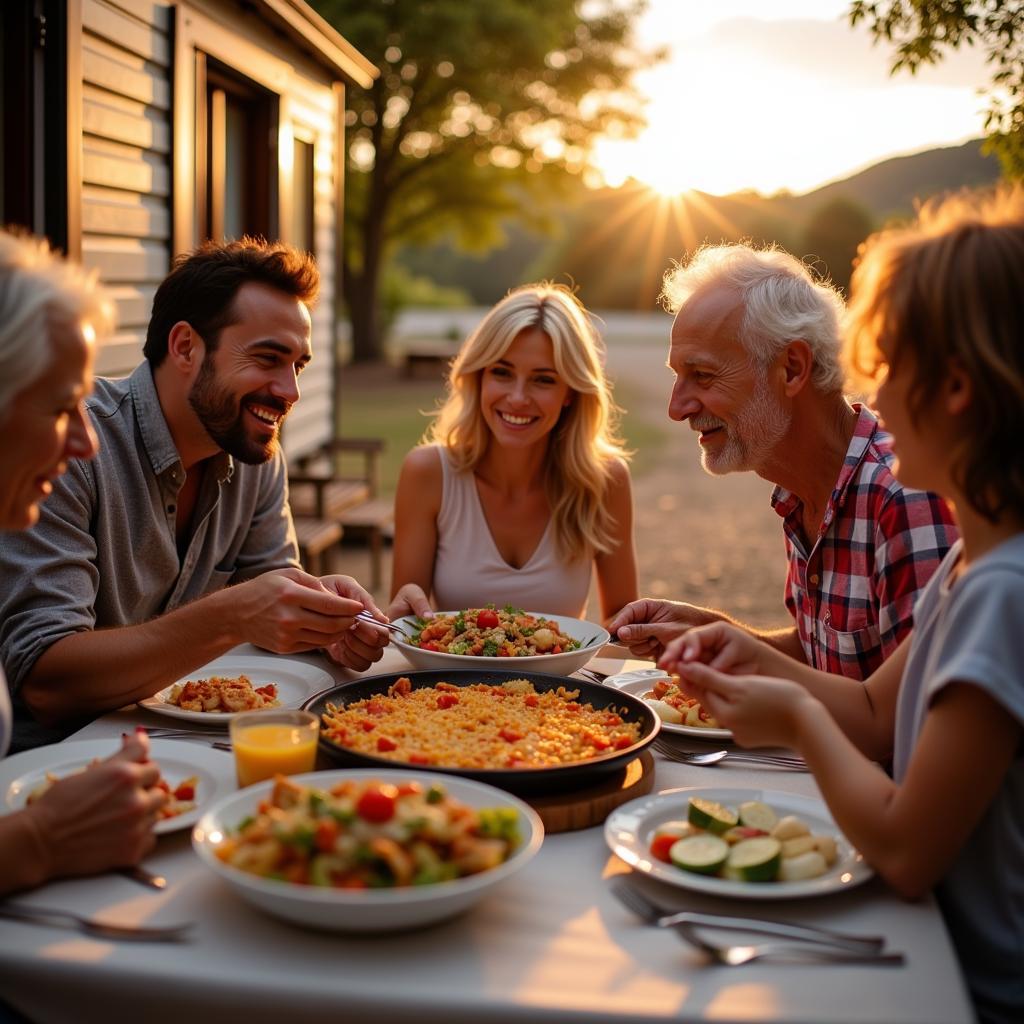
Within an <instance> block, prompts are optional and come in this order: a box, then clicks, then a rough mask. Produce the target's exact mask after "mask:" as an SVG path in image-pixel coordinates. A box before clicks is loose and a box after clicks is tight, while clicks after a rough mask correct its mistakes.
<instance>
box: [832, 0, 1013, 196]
mask: <svg viewBox="0 0 1024 1024" xmlns="http://www.w3.org/2000/svg"><path fill="white" fill-rule="evenodd" d="M849 19H850V24H851V25H857V24H859V23H860V22H864V23H865V24H866V25H867V27H868V30H869V31H870V32H871V35H872V36H873V37H874V39H875V41H876V42H877V41H880V40H883V41H885V42H887V43H892V44H895V54H894V57H893V62H892V71H893V73H896V72H898V71H904V70H905V71H909V72H910V73H911V74H914V73H915V72H917V70H918V69H919V68H920V67H922V66H923V65H925V64H938V63H939V61H941V60H942V58H943V57H944V56H945V52H946V50H947V49H952V50H957V49H959V48H960V46H961V45H964V44H966V45H967V46H974V45H976V44H977V45H979V46H981V47H982V48H983V49H984V50H985V55H986V61H987V63H988V64H989V65H990V67H991V68H992V76H991V80H990V82H989V84H988V88H987V90H986V91H987V92H988V94H989V109H988V114H987V116H986V118H985V131H986V132H987V133H988V136H989V147H990V149H991V151H993V152H995V153H996V154H997V155H998V156H999V159H1000V162H1001V163H1002V165H1003V172H1004V174H1005V175H1006V176H1007V177H1008V178H1016V179H1024V3H1022V2H1021V0H886V2H875V0H856V2H854V3H852V4H851V5H850V10H849Z"/></svg>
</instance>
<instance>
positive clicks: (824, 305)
mask: <svg viewBox="0 0 1024 1024" xmlns="http://www.w3.org/2000/svg"><path fill="white" fill-rule="evenodd" d="M719 285H724V286H726V287H730V288H733V289H734V290H735V291H736V292H737V294H738V295H739V299H740V302H741V303H742V306H743V320H742V322H741V324H740V329H739V333H738V335H737V341H739V342H740V344H741V345H743V347H744V348H745V349H746V350H747V352H748V353H749V354H750V356H751V358H752V359H753V360H755V361H756V362H758V363H760V364H761V365H765V364H767V363H769V362H770V361H771V360H772V359H773V358H774V357H775V356H776V355H777V354H778V353H779V352H780V351H781V350H782V349H783V348H784V347H785V346H786V345H787V344H788V343H789V342H791V341H795V340H796V339H798V338H799V339H801V340H803V341H805V342H806V343H807V345H808V346H809V347H810V350H811V354H812V356H813V359H814V370H813V372H812V375H811V379H812V380H813V382H814V385H815V386H816V387H817V388H818V389H819V390H820V391H823V392H826V393H827V392H832V391H842V390H843V380H844V377H843V370H842V367H841V365H840V362H839V355H840V340H839V324H840V321H841V319H842V316H843V309H844V306H843V300H842V297H841V296H840V295H839V292H838V291H837V290H836V289H835V288H834V287H833V286H832V284H831V283H830V282H828V281H821V280H815V278H814V277H813V276H812V274H811V271H810V269H809V268H808V267H807V266H806V265H805V264H803V263H801V261H800V260H798V259H797V258H796V257H795V256H791V255H790V254H789V253H788V252H784V251H783V250H782V249H779V248H778V247H777V246H770V247H768V248H765V249H755V248H753V247H752V246H750V245H747V244H745V243H738V244H735V245H714V246H712V245H706V246H702V247H701V248H700V249H698V250H697V252H695V253H694V254H693V256H692V257H691V259H690V260H689V262H687V263H683V262H676V263H673V265H672V267H671V269H669V270H668V271H667V272H666V273H665V277H664V280H663V281H662V289H661V296H660V300H661V303H662V305H663V306H664V307H665V309H666V310H668V312H670V313H677V312H678V311H679V309H680V308H681V307H682V306H683V305H684V304H685V303H686V302H687V301H688V300H689V299H690V298H691V297H692V296H693V295H694V294H695V293H696V292H698V291H703V290H704V289H706V288H709V287H711V286H719Z"/></svg>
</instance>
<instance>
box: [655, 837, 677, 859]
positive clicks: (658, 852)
mask: <svg viewBox="0 0 1024 1024" xmlns="http://www.w3.org/2000/svg"><path fill="white" fill-rule="evenodd" d="M678 840H679V836H655V837H654V840H653V842H652V843H651V856H652V857H654V858H655V859H657V860H663V861H664V862H665V863H666V864H671V863H672V858H671V857H670V856H669V855H668V851H669V850H671V849H672V847H673V846H674V845H675V843H676V842H678Z"/></svg>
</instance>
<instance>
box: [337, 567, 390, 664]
mask: <svg viewBox="0 0 1024 1024" xmlns="http://www.w3.org/2000/svg"><path fill="white" fill-rule="evenodd" d="M320 585H321V586H322V587H324V588H325V589H327V590H329V591H331V592H332V593H335V594H338V595H339V596H341V597H347V598H350V599H352V600H355V601H359V602H361V603H362V605H363V607H364V608H365V609H366V611H368V612H369V613H370V614H371V615H372V616H373V617H374V618H375V619H376V620H377V621H378V622H387V621H389V620H388V618H387V616H386V615H385V614H384V613H383V612H382V611H381V610H380V609H379V608H378V607H377V605H376V603H375V602H374V600H373V597H372V596H371V595H370V593H369V592H368V591H367V590H365V589H364V588H363V587H362V586H360V585H359V583H357V582H356V580H354V579H353V578H352V577H351V576H322V577H321V578H320ZM390 639H391V634H390V633H389V632H388V631H387V630H386V629H384V628H383V627H380V626H374V625H373V624H372V623H370V622H366V621H364V620H362V619H356V620H355V621H354V622H353V624H352V626H351V627H350V628H349V629H348V630H347V631H346V632H345V633H344V634H343V635H342V636H341V637H339V638H338V639H337V640H336V641H335V642H334V643H332V644H329V645H327V647H326V648H325V650H326V654H327V656H328V657H329V658H330V659H331V660H332V661H336V662H337V663H338V664H339V665H344V666H345V667H346V668H351V669H354V670H355V671H356V672H363V671H365V670H366V669H368V668H369V667H370V666H371V665H372V664H373V663H374V662H375V661H380V659H381V657H382V656H383V654H384V648H385V647H387V645H388V643H389V641H390Z"/></svg>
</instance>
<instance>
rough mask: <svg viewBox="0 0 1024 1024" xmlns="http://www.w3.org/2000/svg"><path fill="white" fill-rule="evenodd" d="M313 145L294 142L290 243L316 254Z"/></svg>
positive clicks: (299, 141)
mask: <svg viewBox="0 0 1024 1024" xmlns="http://www.w3.org/2000/svg"><path fill="white" fill-rule="evenodd" d="M313 156H314V150H313V143H312V142H303V141H302V140H301V139H296V140H295V152H294V155H293V159H292V231H291V242H292V244H293V245H295V246H297V247H298V248H300V249H305V250H306V251H307V252H311V253H313V254H314V255H315V254H316V244H315V239H314V227H313V223H314V221H313V207H314V188H315V184H314V166H313Z"/></svg>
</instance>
